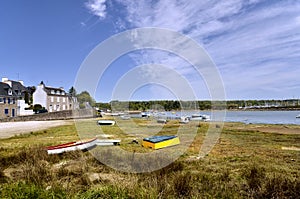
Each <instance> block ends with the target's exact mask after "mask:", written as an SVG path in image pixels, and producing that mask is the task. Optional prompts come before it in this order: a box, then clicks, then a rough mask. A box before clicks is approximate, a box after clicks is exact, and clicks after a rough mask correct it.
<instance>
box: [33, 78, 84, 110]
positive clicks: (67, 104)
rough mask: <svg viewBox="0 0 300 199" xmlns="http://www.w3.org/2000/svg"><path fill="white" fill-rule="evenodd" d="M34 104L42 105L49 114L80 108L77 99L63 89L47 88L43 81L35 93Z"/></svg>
mask: <svg viewBox="0 0 300 199" xmlns="http://www.w3.org/2000/svg"><path fill="white" fill-rule="evenodd" d="M33 104H34V105H35V104H40V105H41V106H42V107H45V108H46V109H47V110H48V112H56V111H64V110H73V109H77V108H78V103H77V98H76V97H73V96H70V95H69V94H68V93H66V92H65V90H64V89H63V88H54V87H48V86H45V84H44V82H43V81H42V82H41V83H40V84H39V85H38V86H37V88H36V90H35V92H34V93H33Z"/></svg>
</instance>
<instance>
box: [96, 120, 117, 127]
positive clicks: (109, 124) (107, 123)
mask: <svg viewBox="0 0 300 199" xmlns="http://www.w3.org/2000/svg"><path fill="white" fill-rule="evenodd" d="M97 123H98V124H99V125H107V126H113V125H115V123H116V122H115V121H113V120H98V122H97Z"/></svg>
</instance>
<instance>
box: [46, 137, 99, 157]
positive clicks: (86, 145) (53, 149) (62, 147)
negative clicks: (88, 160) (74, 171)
mask: <svg viewBox="0 0 300 199" xmlns="http://www.w3.org/2000/svg"><path fill="white" fill-rule="evenodd" d="M97 142H98V139H97V138H93V139H89V140H80V141H77V142H68V143H65V144H59V145H55V146H48V147H46V149H47V152H48V154H60V153H64V152H68V151H76V150H90V149H92V148H94V147H95V146H96V145H97Z"/></svg>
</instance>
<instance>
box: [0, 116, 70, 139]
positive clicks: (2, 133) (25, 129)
mask: <svg viewBox="0 0 300 199" xmlns="http://www.w3.org/2000/svg"><path fill="white" fill-rule="evenodd" d="M67 124H72V121H71V120H54V121H27V122H5V123H0V139H2V138H9V137H12V136H14V135H17V134H23V133H29V132H34V131H39V130H44V129H48V128H50V127H55V126H61V125H67Z"/></svg>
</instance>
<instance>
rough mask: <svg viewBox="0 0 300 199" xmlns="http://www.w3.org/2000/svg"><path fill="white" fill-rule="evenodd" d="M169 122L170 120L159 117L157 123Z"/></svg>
mask: <svg viewBox="0 0 300 199" xmlns="http://www.w3.org/2000/svg"><path fill="white" fill-rule="evenodd" d="M167 122H168V120H166V119H157V123H163V124H166V123H167Z"/></svg>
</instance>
